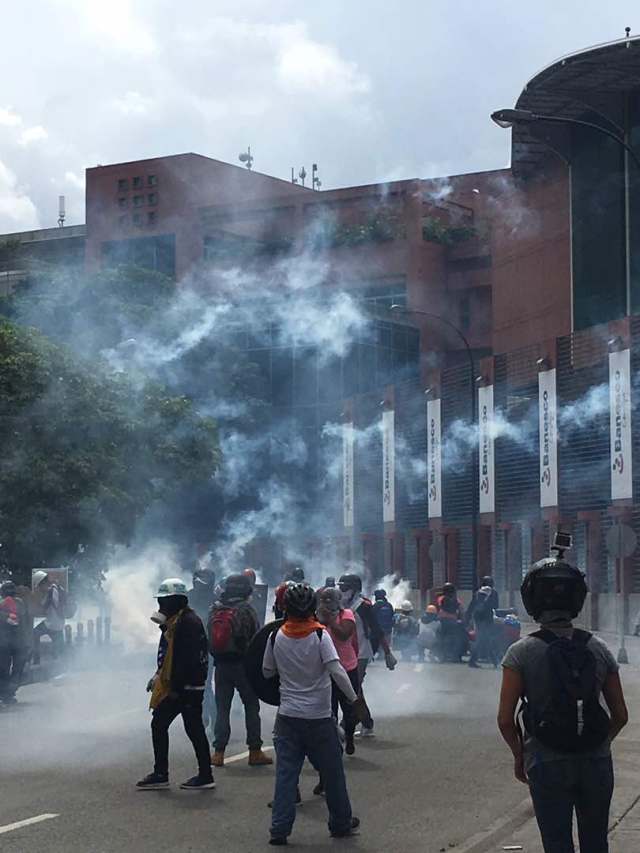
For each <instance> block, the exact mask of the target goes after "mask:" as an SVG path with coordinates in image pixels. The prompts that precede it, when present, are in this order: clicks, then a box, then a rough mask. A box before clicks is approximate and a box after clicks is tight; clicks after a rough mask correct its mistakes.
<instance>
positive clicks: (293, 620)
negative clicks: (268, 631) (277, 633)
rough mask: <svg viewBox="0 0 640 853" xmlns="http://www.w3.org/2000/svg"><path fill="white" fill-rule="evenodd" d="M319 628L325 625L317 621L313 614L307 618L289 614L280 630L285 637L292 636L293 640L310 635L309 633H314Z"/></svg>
mask: <svg viewBox="0 0 640 853" xmlns="http://www.w3.org/2000/svg"><path fill="white" fill-rule="evenodd" d="M318 628H321V629H324V625H321V624H320V622H316V620H315V619H314V618H313V617H312V616H309V617H307V618H305V619H300V618H298V617H296V616H287V618H286V620H285V621H284V622H283V623H282V627H281V628H280V630H281V631H282V633H283V634H284V635H285V637H290V638H291V639H292V640H302V639H304V637H308V636H309V634H313V632H314V631H317V630H318Z"/></svg>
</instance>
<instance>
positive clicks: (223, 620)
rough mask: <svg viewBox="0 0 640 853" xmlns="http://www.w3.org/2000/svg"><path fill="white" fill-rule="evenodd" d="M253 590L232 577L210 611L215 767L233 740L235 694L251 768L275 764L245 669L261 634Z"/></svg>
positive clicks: (241, 577)
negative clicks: (266, 747)
mask: <svg viewBox="0 0 640 853" xmlns="http://www.w3.org/2000/svg"><path fill="white" fill-rule="evenodd" d="M252 589H253V587H252V586H251V581H250V579H249V578H248V577H247V576H246V575H244V574H241V575H229V577H228V578H227V579H226V580H225V583H224V589H223V591H222V594H221V595H220V600H219V601H216V603H215V604H214V606H213V608H212V610H211V616H210V620H209V644H210V651H211V654H212V655H213V663H214V665H215V676H214V684H215V697H216V712H217V716H216V723H215V727H214V742H213V749H214V752H213V755H212V757H211V763H212V764H213V766H214V767H223V766H224V753H225V750H226V748H227V744H228V743H229V738H230V737H231V704H232V702H233V697H234V694H235V692H236V690H237V691H238V694H239V695H240V699H241V700H242V704H243V705H244V716H245V724H246V729H247V746H248V747H249V764H250V765H251V766H252V767H260V766H263V765H267V764H273V759H272V758H271V757H270V756H269V755H266V754H265V753H264V752H263V751H262V725H261V722H260V700H259V699H258V697H257V696H256V694H255V692H254V690H253V687H252V686H251V684H250V682H249V679H248V677H247V673H246V671H245V667H244V657H245V654H246V652H247V649H248V648H249V643H250V642H251V639H252V638H253V636H254V635H255V634H257V633H258V631H259V630H260V623H259V621H258V617H257V615H256V612H255V610H254V609H253V607H252V606H251V604H250V603H249V599H250V597H251V592H252Z"/></svg>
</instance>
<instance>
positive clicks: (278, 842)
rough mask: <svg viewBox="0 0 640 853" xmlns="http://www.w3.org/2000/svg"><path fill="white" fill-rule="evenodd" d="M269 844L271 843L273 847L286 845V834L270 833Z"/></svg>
mask: <svg viewBox="0 0 640 853" xmlns="http://www.w3.org/2000/svg"><path fill="white" fill-rule="evenodd" d="M269 844H273V846H274V847H286V845H287V836H286V835H272V836H271V838H270V839H269Z"/></svg>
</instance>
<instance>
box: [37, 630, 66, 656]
mask: <svg viewBox="0 0 640 853" xmlns="http://www.w3.org/2000/svg"><path fill="white" fill-rule="evenodd" d="M45 634H46V635H47V636H48V637H51V651H52V652H53V656H54V658H57V657H59V656H60V654H61V652H62V650H63V649H64V631H51V630H50V629H49V628H47V626H46V624H45V623H44V621H43V622H40V623H38V624H37V625H36V627H35V628H34V629H33V662H34V663H40V638H41V637H44V635H45Z"/></svg>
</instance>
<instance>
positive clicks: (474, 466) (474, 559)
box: [390, 305, 478, 590]
mask: <svg viewBox="0 0 640 853" xmlns="http://www.w3.org/2000/svg"><path fill="white" fill-rule="evenodd" d="M390 310H391V311H396V312H398V313H403V314H418V315H419V316H421V317H427V318H428V319H430V320H438V322H440V323H443V324H444V325H445V326H448V327H449V328H450V329H451V330H452V331H454V332H455V333H456V335H457V336H458V337H459V338H460V340H461V341H462V343H463V344H464V348H465V351H466V354H467V361H468V363H469V392H470V397H471V423H472V424H473V425H474V427H476V426H477V412H476V368H475V360H474V358H473V351H472V349H471V345H470V344H469V341H468V340H467V337H466V335H465V334H464V332H463V331H462V330H461V329H459V328H458V327H457V326H456V325H455V324H454V323H452V322H451V321H450V320H447V318H446V317H442V316H441V315H440V314H433V313H432V312H431V311H421V310H419V309H418V308H405V307H404V305H392V306H391V309H390ZM477 471H478V442H477V441H474V443H473V453H472V459H471V552H472V554H471V567H472V572H473V575H472V586H473V589H474V590H475V589H476V587H477V583H478V572H477V563H478V490H477V488H476V473H477Z"/></svg>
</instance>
